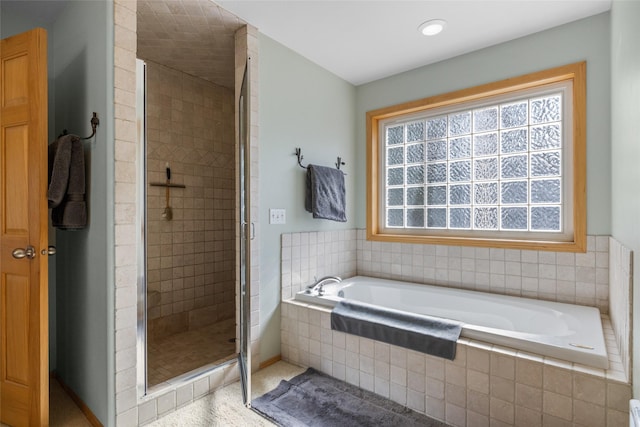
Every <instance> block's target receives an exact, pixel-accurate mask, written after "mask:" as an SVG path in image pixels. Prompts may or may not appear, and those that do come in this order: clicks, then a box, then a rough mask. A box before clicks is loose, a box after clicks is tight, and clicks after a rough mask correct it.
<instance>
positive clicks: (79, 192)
mask: <svg viewBox="0 0 640 427" xmlns="http://www.w3.org/2000/svg"><path fill="white" fill-rule="evenodd" d="M49 177H50V178H49V191H48V199H49V207H50V208H51V209H52V211H51V222H52V224H53V226H54V227H56V228H59V229H63V230H76V229H82V228H85V227H86V225H87V204H86V202H85V200H84V197H85V169H84V145H83V142H82V139H81V138H80V137H79V136H77V135H62V136H60V137H59V138H58V139H56V140H55V141H54V142H53V143H51V144H50V145H49Z"/></svg>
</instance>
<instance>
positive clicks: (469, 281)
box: [357, 230, 609, 313]
mask: <svg viewBox="0 0 640 427" xmlns="http://www.w3.org/2000/svg"><path fill="white" fill-rule="evenodd" d="M357 234H358V254H357V270H358V274H360V275H365V276H373V277H380V278H384V279H396V280H403V281H407V282H415V283H428V284H432V285H439V286H449V287H455V288H463V289H471V290H477V291H483V292H491V293H498V294H506V295H515V296H522V297H526V298H535V299H542V300H548V301H558V302H565V303H570V304H579V305H588V306H592V307H598V308H599V309H600V311H601V312H602V313H608V312H609V236H588V237H587V252H586V253H567V252H547V251H526V250H510V249H495V248H473V247H460V246H443V245H418V244H406V243H385V242H370V241H367V240H366V232H365V230H358V232H357Z"/></svg>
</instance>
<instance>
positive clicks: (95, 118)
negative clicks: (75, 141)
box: [60, 111, 100, 139]
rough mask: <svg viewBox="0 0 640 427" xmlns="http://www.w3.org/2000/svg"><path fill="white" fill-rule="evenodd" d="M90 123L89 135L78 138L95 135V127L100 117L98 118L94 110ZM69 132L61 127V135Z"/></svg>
mask: <svg viewBox="0 0 640 427" xmlns="http://www.w3.org/2000/svg"><path fill="white" fill-rule="evenodd" d="M89 123H91V130H92V132H91V135H89V136H87V137H84V138H80V139H91V138H93V137H94V136H95V135H96V128H97V127H98V125H99V124H100V119H99V118H98V113H96V112H95V111H94V112H93V117H92V118H91V121H90V122H89ZM68 133H69V132H68V131H67V130H66V129H62V134H61V135H60V136H62V135H67V134H68Z"/></svg>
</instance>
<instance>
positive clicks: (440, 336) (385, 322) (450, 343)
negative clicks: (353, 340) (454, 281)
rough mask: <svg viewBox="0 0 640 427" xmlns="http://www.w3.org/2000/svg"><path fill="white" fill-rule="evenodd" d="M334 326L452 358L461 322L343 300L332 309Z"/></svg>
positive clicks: (337, 328) (454, 353) (454, 355)
mask: <svg viewBox="0 0 640 427" xmlns="http://www.w3.org/2000/svg"><path fill="white" fill-rule="evenodd" d="M331 329H333V330H336V331H341V332H346V333H348V334H353V335H358V336H360V337H365V338H371V339H374V340H377V341H382V342H386V343H388V344H393V345H397V346H399V347H404V348H409V349H411V350H416V351H420V352H422V353H427V354H431V355H434V356H439V357H443V358H445V359H449V360H453V359H455V357H456V343H457V341H458V338H459V337H460V332H461V331H462V323H461V322H458V321H455V320H449V319H443V318H440V317H432V316H425V315H421V314H414V313H406V312H403V311H399V310H394V309H390V308H385V307H380V306H377V305H371V304H365V303H362V302H358V301H349V300H342V301H340V302H338V304H336V306H335V308H334V309H333V311H332V312H331Z"/></svg>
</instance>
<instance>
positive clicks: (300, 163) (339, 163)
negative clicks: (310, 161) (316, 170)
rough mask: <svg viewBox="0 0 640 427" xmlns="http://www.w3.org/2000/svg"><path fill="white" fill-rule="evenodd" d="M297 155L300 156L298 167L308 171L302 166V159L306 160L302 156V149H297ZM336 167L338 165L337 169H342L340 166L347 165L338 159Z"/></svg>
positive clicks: (340, 158)
mask: <svg viewBox="0 0 640 427" xmlns="http://www.w3.org/2000/svg"><path fill="white" fill-rule="evenodd" d="M295 155H296V156H298V165H299V166H300V167H301V168H302V169H306V168H307V167H306V166H305V165H303V164H302V159H304V156H303V155H302V149H301V148H296V152H295ZM335 165H336V168H337V169H340V166H344V165H346V163H345V162H343V161H342V157H338V158H337V160H336V163H335ZM343 173H344V172H343ZM345 175H346V173H345Z"/></svg>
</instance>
